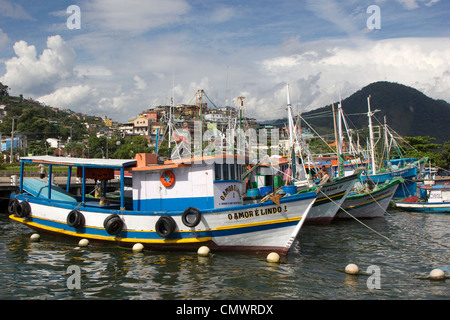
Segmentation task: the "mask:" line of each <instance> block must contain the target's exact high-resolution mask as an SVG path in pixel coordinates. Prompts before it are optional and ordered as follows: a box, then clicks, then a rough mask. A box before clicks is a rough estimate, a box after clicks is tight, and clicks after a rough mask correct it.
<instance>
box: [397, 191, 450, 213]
mask: <svg viewBox="0 0 450 320" xmlns="http://www.w3.org/2000/svg"><path fill="white" fill-rule="evenodd" d="M419 189H420V191H421V192H420V197H418V196H415V197H410V198H408V199H406V200H405V201H394V203H395V207H396V208H398V209H401V210H405V211H414V212H425V213H439V212H441V213H450V185H435V186H429V185H426V186H420V187H419ZM422 191H423V192H422Z"/></svg>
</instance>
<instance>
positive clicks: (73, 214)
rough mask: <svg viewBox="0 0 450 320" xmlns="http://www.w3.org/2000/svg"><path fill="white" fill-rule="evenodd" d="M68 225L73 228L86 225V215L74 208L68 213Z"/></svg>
mask: <svg viewBox="0 0 450 320" xmlns="http://www.w3.org/2000/svg"><path fill="white" fill-rule="evenodd" d="M66 221H67V225H68V226H69V227H73V228H76V229H77V228H81V227H83V226H84V223H85V219H84V215H83V214H82V213H81V212H80V211H78V210H72V211H70V212H69V214H68V215H67V219H66Z"/></svg>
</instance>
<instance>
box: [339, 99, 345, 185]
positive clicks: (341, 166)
mask: <svg viewBox="0 0 450 320" xmlns="http://www.w3.org/2000/svg"><path fill="white" fill-rule="evenodd" d="M338 118H339V121H338V130H339V143H338V172H339V177H342V176H344V172H343V169H344V168H343V161H342V160H343V159H342V156H343V153H344V152H343V147H342V145H343V143H344V136H343V134H342V118H343V115H342V102H341V95H340V94H339V105H338Z"/></svg>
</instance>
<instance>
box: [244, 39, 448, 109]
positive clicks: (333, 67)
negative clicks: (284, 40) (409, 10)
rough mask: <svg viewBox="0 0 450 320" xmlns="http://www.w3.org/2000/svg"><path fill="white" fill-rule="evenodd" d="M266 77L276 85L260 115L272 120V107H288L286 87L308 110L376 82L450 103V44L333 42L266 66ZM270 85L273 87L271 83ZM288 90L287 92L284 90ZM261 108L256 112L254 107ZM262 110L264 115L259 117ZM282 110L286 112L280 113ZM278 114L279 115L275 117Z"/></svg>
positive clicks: (432, 41) (428, 41)
mask: <svg viewBox="0 0 450 320" xmlns="http://www.w3.org/2000/svg"><path fill="white" fill-rule="evenodd" d="M260 65H261V69H262V73H263V74H265V78H266V80H267V79H271V80H272V88H271V89H270V90H267V89H268V87H267V86H266V87H265V89H266V93H264V92H262V91H263V90H260V91H261V92H257V91H250V92H251V94H252V95H257V96H258V97H264V98H265V105H259V106H258V108H257V109H255V114H258V115H259V116H261V115H264V112H261V110H264V111H265V112H267V117H270V116H272V117H273V115H270V114H269V113H270V112H269V111H270V109H271V106H272V108H273V106H283V104H285V102H286V98H285V97H284V96H283V92H285V88H284V84H285V83H287V82H289V83H290V87H291V101H292V104H293V105H296V104H299V106H300V108H301V109H302V110H303V111H305V110H310V109H315V108H319V107H323V106H325V105H328V104H330V103H332V102H335V101H337V99H338V96H339V94H342V97H343V98H345V97H347V96H349V95H350V94H352V93H354V92H355V91H357V90H359V89H361V88H362V87H364V86H366V85H368V84H370V83H372V82H376V81H384V80H386V81H392V82H398V83H402V84H405V85H408V86H412V87H415V88H417V89H419V90H421V91H423V92H424V93H425V94H427V95H429V96H431V97H433V98H440V99H444V100H447V101H450V39H447V38H437V39H422V38H404V39H388V40H382V41H376V42H375V41H368V40H360V41H358V42H353V43H349V44H343V43H338V42H329V43H328V44H327V45H326V46H322V45H321V44H319V43H318V44H317V45H316V49H311V46H310V47H308V48H307V49H305V50H303V52H299V53H297V54H292V55H289V56H279V57H275V58H271V59H265V60H262V61H261V64H260ZM266 82H267V81H266ZM280 84H283V86H280ZM254 107H255V108H256V106H254ZM256 110H258V113H256ZM280 110H281V109H280ZM272 113H273V112H272Z"/></svg>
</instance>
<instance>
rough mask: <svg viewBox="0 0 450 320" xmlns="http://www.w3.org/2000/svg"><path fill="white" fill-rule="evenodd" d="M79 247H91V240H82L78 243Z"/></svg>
mask: <svg viewBox="0 0 450 320" xmlns="http://www.w3.org/2000/svg"><path fill="white" fill-rule="evenodd" d="M78 245H79V246H80V247H87V246H88V245H89V240H88V239H81V240H80V241H79V242H78Z"/></svg>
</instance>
